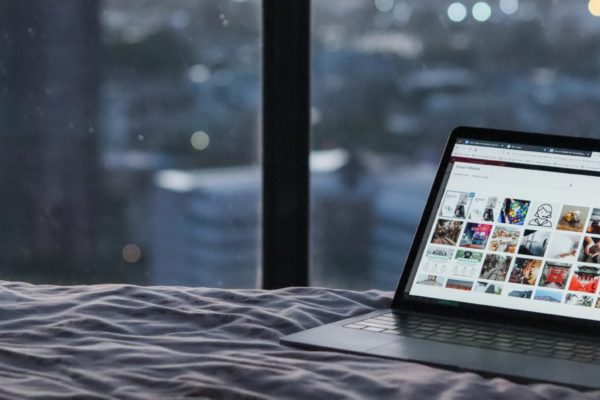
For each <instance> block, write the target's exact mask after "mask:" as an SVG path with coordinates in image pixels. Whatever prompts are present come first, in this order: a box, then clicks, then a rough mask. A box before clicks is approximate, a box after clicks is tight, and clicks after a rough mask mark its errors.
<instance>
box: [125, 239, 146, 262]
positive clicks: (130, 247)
mask: <svg viewBox="0 0 600 400" xmlns="http://www.w3.org/2000/svg"><path fill="white" fill-rule="evenodd" d="M121 255H122V256H123V260H125V262H127V263H129V264H134V263H136V262H138V261H140V259H141V258H142V249H140V247H139V246H138V245H137V244H132V243H129V244H126V245H125V246H123V250H122V251H121Z"/></svg>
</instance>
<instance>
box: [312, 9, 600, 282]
mask: <svg viewBox="0 0 600 400" xmlns="http://www.w3.org/2000/svg"><path fill="white" fill-rule="evenodd" d="M592 13H594V14H596V15H598V14H600V2H598V1H596V0H593V1H591V2H588V1H587V0H576V1H560V0H554V1H552V0H490V1H487V0H486V1H473V0H458V1H457V0H448V1H440V0H374V1H372V0H369V1H366V0H313V32H312V33H313V39H312V40H313V53H312V54H313V60H312V64H313V67H312V107H313V112H312V119H313V121H312V122H313V127H312V140H313V148H314V149H315V150H323V149H343V150H344V151H345V152H346V157H347V160H348V162H347V163H346V164H344V165H343V166H340V168H339V169H338V170H337V173H334V174H330V175H331V176H329V177H328V178H326V177H325V176H322V175H323V174H319V173H317V172H315V173H313V190H312V196H313V204H312V205H313V214H312V215H313V218H312V228H313V235H312V239H313V240H312V249H313V253H312V271H311V272H312V278H313V282H312V283H313V284H315V285H324V286H334V287H344V288H355V289H367V288H371V287H375V288H380V289H393V288H395V285H396V284H397V281H398V278H399V274H400V272H401V270H402V267H403V263H404V259H405V256H406V252H407V250H408V247H409V246H410V242H411V240H412V235H413V232H414V230H415V228H416V225H417V223H418V220H419V218H420V215H421V212H422V209H423V206H424V203H425V200H426V196H427V194H428V193H429V189H430V185H431V182H432V180H433V174H434V172H435V169H436V168H437V162H438V159H439V156H440V155H441V151H442V149H443V146H444V144H445V140H446V137H447V135H448V134H449V133H450V131H451V130H452V128H454V127H456V126H458V125H474V126H483V127H492V128H502V129H514V130H526V131H527V130H529V131H538V132H549V133H563V134H569V135H576V136H590V137H600V135H599V133H600V131H599V129H598V124H597V115H598V110H599V109H600V79H599V78H600V18H597V17H594V16H593V15H592ZM328 179H329V180H332V181H335V182H337V185H335V184H333V183H332V182H327V183H325V182H323V181H326V180H328Z"/></svg>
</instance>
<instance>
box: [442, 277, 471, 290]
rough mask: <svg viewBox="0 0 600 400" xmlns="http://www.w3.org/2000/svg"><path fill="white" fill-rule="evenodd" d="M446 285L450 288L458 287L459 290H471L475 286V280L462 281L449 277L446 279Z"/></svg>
mask: <svg viewBox="0 0 600 400" xmlns="http://www.w3.org/2000/svg"><path fill="white" fill-rule="evenodd" d="M446 287H447V288H450V289H458V290H466V291H468V290H471V288H472V287H473V282H471V281H462V280H459V279H448V280H447V281H446Z"/></svg>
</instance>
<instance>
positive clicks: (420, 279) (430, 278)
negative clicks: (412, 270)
mask: <svg viewBox="0 0 600 400" xmlns="http://www.w3.org/2000/svg"><path fill="white" fill-rule="evenodd" d="M417 283H418V284H419V285H427V286H439V287H441V286H443V285H444V278H443V277H441V276H437V275H427V274H420V275H419V276H417Z"/></svg>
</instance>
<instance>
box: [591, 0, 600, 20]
mask: <svg viewBox="0 0 600 400" xmlns="http://www.w3.org/2000/svg"><path fill="white" fill-rule="evenodd" d="M588 10H589V11H590V14H592V15H593V16H594V17H600V0H590V2H589V3H588Z"/></svg>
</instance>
